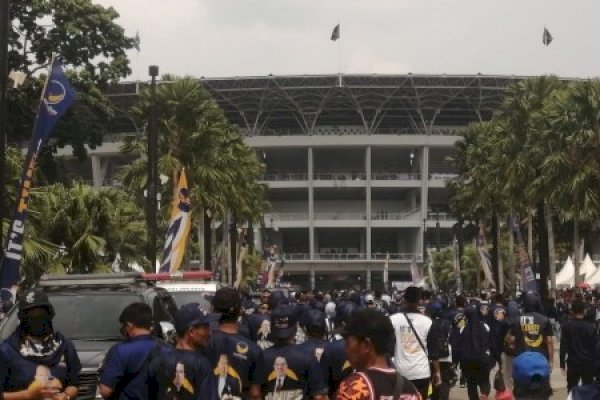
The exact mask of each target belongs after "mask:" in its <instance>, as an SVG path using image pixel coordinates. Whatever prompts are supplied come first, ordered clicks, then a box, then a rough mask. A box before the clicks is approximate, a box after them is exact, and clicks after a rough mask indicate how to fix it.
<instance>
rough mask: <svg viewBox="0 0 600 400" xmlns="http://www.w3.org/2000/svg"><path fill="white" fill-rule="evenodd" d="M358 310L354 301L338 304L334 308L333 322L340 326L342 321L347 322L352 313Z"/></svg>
mask: <svg viewBox="0 0 600 400" xmlns="http://www.w3.org/2000/svg"><path fill="white" fill-rule="evenodd" d="M357 310H358V306H357V305H356V304H354V303H343V304H340V305H339V306H338V307H337V308H336V310H335V323H336V325H338V326H340V325H341V324H342V322H343V323H348V321H349V320H350V317H352V314H354V312H356V311H357Z"/></svg>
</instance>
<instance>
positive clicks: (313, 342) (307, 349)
mask: <svg viewBox="0 0 600 400" xmlns="http://www.w3.org/2000/svg"><path fill="white" fill-rule="evenodd" d="M327 344H329V342H327V341H326V340H323V339H315V338H308V339H307V340H306V342H304V343H302V344H300V345H298V348H300V350H302V351H303V352H304V353H306V354H312V355H313V356H314V357H315V359H316V360H317V361H318V362H319V363H320V362H321V356H322V355H323V352H324V351H325V346H327Z"/></svg>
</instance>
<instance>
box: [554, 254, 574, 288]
mask: <svg viewBox="0 0 600 400" xmlns="http://www.w3.org/2000/svg"><path fill="white" fill-rule="evenodd" d="M574 278H575V265H574V264H573V260H571V257H570V256H569V257H568V258H567V261H565V264H564V265H563V267H562V269H561V270H560V272H559V273H558V274H556V284H557V285H569V286H571V285H574V284H575V279H574Z"/></svg>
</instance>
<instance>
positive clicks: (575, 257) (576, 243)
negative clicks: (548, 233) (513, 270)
mask: <svg viewBox="0 0 600 400" xmlns="http://www.w3.org/2000/svg"><path fill="white" fill-rule="evenodd" d="M577 214H578V213H577V212H576V213H575V216H574V217H573V264H575V286H577V285H579V283H580V282H581V279H580V277H579V263H580V262H581V260H580V257H579V241H580V239H579V218H578V215H577Z"/></svg>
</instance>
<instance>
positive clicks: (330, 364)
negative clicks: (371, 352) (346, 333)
mask: <svg viewBox="0 0 600 400" xmlns="http://www.w3.org/2000/svg"><path fill="white" fill-rule="evenodd" d="M321 368H322V370H323V375H324V376H325V379H326V381H327V385H328V386H329V394H330V395H332V394H334V393H335V392H337V390H338V387H339V386H340V383H341V382H342V381H343V380H344V378H346V377H347V376H349V375H350V374H351V373H352V371H353V368H352V366H351V365H350V361H348V354H347V353H346V342H345V341H344V339H338V340H334V341H333V342H330V343H328V344H327V346H325V350H324V351H323V355H322V356H321Z"/></svg>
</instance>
